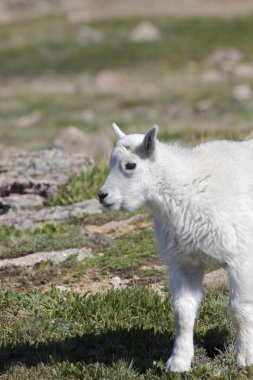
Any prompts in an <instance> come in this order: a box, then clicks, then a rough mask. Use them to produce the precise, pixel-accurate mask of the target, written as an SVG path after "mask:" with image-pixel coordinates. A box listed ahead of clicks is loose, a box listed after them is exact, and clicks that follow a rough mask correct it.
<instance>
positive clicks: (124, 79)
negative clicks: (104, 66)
mask: <svg viewBox="0 0 253 380" xmlns="http://www.w3.org/2000/svg"><path fill="white" fill-rule="evenodd" d="M129 84H130V79H129V78H128V76H127V75H126V74H125V73H122V72H120V71H113V70H103V71H101V72H100V73H98V74H97V75H96V77H95V83H94V85H95V88H96V90H97V91H98V92H100V93H115V92H116V93H117V92H120V91H122V90H124V89H125V88H126V87H127V86H128V85H129Z"/></svg>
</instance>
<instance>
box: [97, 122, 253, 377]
mask: <svg viewBox="0 0 253 380" xmlns="http://www.w3.org/2000/svg"><path fill="white" fill-rule="evenodd" d="M113 128H114V131H115V133H116V136H117V138H118V141H117V144H116V146H115V147H114V149H113V151H112V153H111V158H110V173H109V176H108V178H107V180H106V182H105V184H104V185H103V186H102V187H101V189H100V191H99V198H100V201H101V203H102V204H103V206H104V207H105V208H106V209H109V210H119V209H121V208H124V209H126V210H130V211H133V210H136V209H137V208H139V207H140V206H142V205H146V206H147V207H148V209H149V210H150V212H151V214H152V216H153V218H154V224H155V231H156V236H157V240H158V246H159V249H160V252H161V254H162V256H163V257H164V259H165V260H166V262H167V263H168V265H169V272H170V283H171V289H172V293H173V307H174V314H175V319H176V337H175V342H174V347H173V351H172V355H171V357H170V358H169V359H168V361H167V363H166V371H175V372H184V371H187V370H189V369H190V367H191V361H192V359H193V354H194V352H193V328H194V320H195V316H196V312H197V308H198V305H199V303H200V300H201V288H202V280H203V274H204V272H205V271H206V270H211V269H214V268H216V267H220V266H226V267H227V271H228V278H229V290H230V301H229V309H230V312H231V317H232V320H233V323H234V326H235V329H236V335H237V338H236V362H237V366H238V367H239V368H240V367H244V366H247V365H250V364H253V140H250V141H247V142H232V141H215V142H210V143H207V144H202V145H199V146H197V147H195V148H193V149H188V148H183V147H181V146H178V145H168V144H163V143H161V142H159V141H158V140H157V139H156V134H157V127H156V126H154V127H153V128H151V129H150V130H149V131H148V132H147V133H146V135H141V134H130V135H125V134H124V133H123V132H122V131H121V130H120V129H119V128H118V127H117V125H116V124H113Z"/></svg>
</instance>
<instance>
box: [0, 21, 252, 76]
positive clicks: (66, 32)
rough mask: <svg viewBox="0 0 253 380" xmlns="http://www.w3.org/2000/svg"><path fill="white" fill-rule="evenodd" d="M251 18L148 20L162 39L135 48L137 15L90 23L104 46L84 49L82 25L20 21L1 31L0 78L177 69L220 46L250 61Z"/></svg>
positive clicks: (199, 58)
mask: <svg viewBox="0 0 253 380" xmlns="http://www.w3.org/2000/svg"><path fill="white" fill-rule="evenodd" d="M252 20H253V17H252V15H250V16H247V17H238V18H232V19H228V20H225V21H224V20H221V19H217V18H204V19H203V18H186V19H184V18H173V17H153V18H150V21H151V22H152V23H154V24H155V25H156V26H157V27H158V28H160V30H161V39H160V40H159V41H156V43H155V44H152V43H151V45H152V48H151V47H150V43H143V44H141V45H136V44H135V43H133V42H131V41H130V40H129V33H130V32H131V30H133V28H134V27H135V26H136V25H137V24H138V22H140V18H137V17H136V18H132V17H131V18H124V19H118V20H106V21H96V22H93V23H91V26H92V27H94V28H96V29H97V30H99V31H101V32H103V33H104V36H105V38H104V43H101V44H96V45H88V46H85V47H84V46H81V45H80V43H79V42H78V33H79V32H80V30H81V27H82V24H81V23H80V24H78V23H76V24H70V23H68V21H67V20H66V19H65V18H64V17H63V16H60V15H58V16H51V17H48V16H47V17H42V18H38V19H34V20H30V21H29V22H27V20H25V21H18V22H16V23H13V24H9V25H3V26H2V28H1V33H0V46H1V49H0V59H1V71H0V74H1V75H2V76H3V77H4V78H6V77H8V76H13V75H16V76H17V75H19V76H30V77H31V76H34V75H35V74H36V75H38V74H40V73H41V72H45V71H51V72H57V73H64V74H66V73H73V72H74V73H75V72H78V73H80V72H82V71H88V72H98V71H100V70H103V69H104V68H105V67H110V68H114V69H122V68H125V67H126V68H129V67H131V66H136V65H138V66H139V65H143V64H145V65H146V63H147V62H148V63H149V64H154V63H161V62H166V65H167V66H168V67H170V68H178V66H184V65H185V63H186V62H189V61H191V60H192V61H200V60H202V59H203V58H205V55H206V54H207V52H208V51H209V50H210V49H215V48H217V47H222V46H225V47H226V46H233V47H236V48H238V49H240V50H241V51H242V52H243V53H244V54H245V56H246V58H248V59H250V58H252V55H251V41H252V38H253V27H252ZM115 30H117V31H118V33H115ZM31 33H32V38H31ZM17 35H18V38H17ZM140 47H141V48H140ZM115 57H117V58H115Z"/></svg>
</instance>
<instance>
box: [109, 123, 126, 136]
mask: <svg viewBox="0 0 253 380" xmlns="http://www.w3.org/2000/svg"><path fill="white" fill-rule="evenodd" d="M112 128H113V130H114V133H115V135H116V137H117V139H118V140H120V139H121V138H122V137H124V136H126V135H125V133H124V132H122V131H121V130H120V129H119V127H118V126H117V124H116V123H112Z"/></svg>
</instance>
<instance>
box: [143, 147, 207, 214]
mask: <svg viewBox="0 0 253 380" xmlns="http://www.w3.org/2000/svg"><path fill="white" fill-rule="evenodd" d="M159 148H160V149H159V156H158V157H157V161H156V162H155V164H154V166H153V168H152V173H151V177H152V182H151V185H150V188H149V191H148V192H147V193H148V199H147V205H148V208H149V209H150V210H151V212H152V213H155V214H157V213H159V214H168V213H170V214H173V213H175V212H180V209H181V208H182V207H187V205H189V202H190V199H191V195H193V193H195V192H197V191H199V190H200V188H201V186H202V184H201V175H200V174H199V173H200V170H199V164H198V163H197V162H196V160H195V159H194V158H193V156H192V154H191V153H192V152H191V151H190V150H187V149H184V148H181V147H176V146H175V147H173V146H172V147H171V146H164V144H161V146H160V147H159ZM198 176H199V183H196V178H197V182H198Z"/></svg>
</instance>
